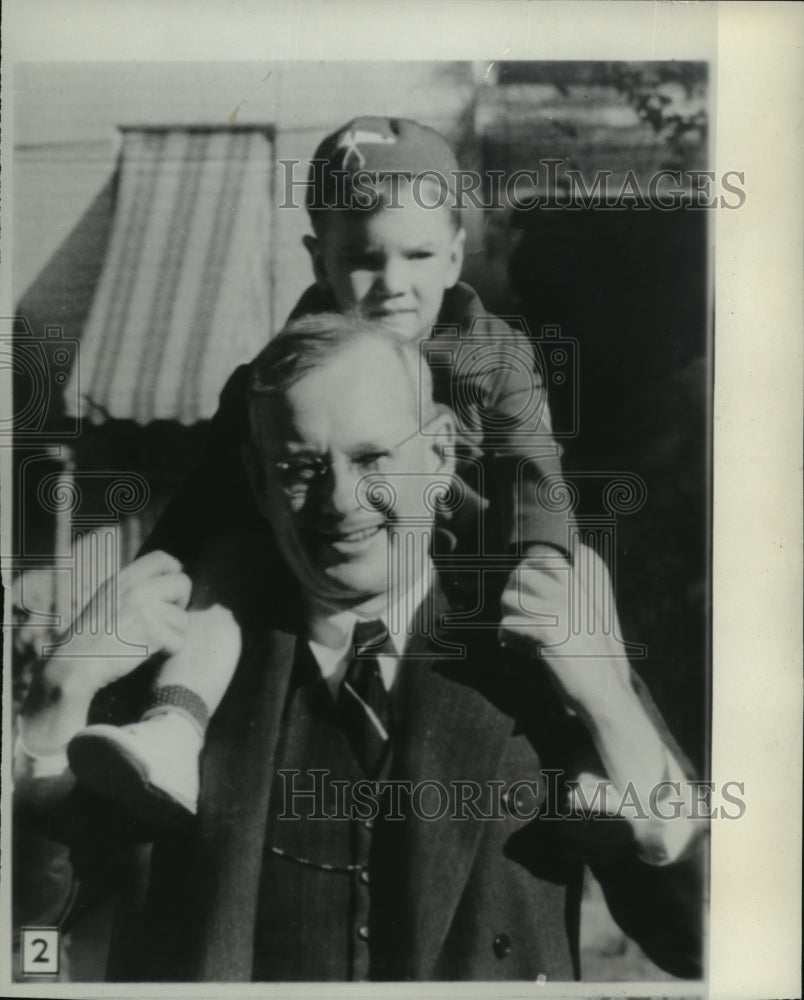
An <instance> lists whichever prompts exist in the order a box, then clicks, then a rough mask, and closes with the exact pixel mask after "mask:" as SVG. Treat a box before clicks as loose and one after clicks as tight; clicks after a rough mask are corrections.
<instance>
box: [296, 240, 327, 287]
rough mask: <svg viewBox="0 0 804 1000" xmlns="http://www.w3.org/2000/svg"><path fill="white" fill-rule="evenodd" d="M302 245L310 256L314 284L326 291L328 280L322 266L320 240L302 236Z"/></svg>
mask: <svg viewBox="0 0 804 1000" xmlns="http://www.w3.org/2000/svg"><path fill="white" fill-rule="evenodd" d="M302 243H303V244H304V247H305V249H306V250H307V253H309V254H310V260H311V261H312V265H313V274H314V275H315V283H316V284H317V285H318V287H319V288H320V289H322V290H323V291H326V290H327V289H328V288H329V279H328V278H327V270H326V268H325V266H324V253H323V251H322V249H321V240H319V239H318V238H317V237H315V236H309V235H308V236H302Z"/></svg>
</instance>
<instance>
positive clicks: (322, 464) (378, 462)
mask: <svg viewBox="0 0 804 1000" xmlns="http://www.w3.org/2000/svg"><path fill="white" fill-rule="evenodd" d="M435 419H436V418H435V417H433V418H432V419H431V420H429V421H427V423H426V424H424V425H423V426H422V427H417V428H416V430H415V431H413V433H412V434H408V435H407V437H404V438H402V440H401V441H397V443H396V444H393V445H390V446H383V447H377V448H370V449H367V450H366V451H362V452H360V453H359V454H358V455H356V456H355V457H354V458H353V459H352V460H351V466H352V468H353V469H354V470H355V471H356V472H357V474H358V475H360V476H367V475H371V474H372V473H382V472H385V471H388V470H389V469H390V468H391V467H393V465H394V459H395V457H396V453H397V452H398V451H399V449H400V448H402V447H403V446H404V445H406V444H407V443H408V442H409V441H412V440H413V438H415V437H417V436H418V435H419V434H420V433H421V432H422V431H423V430H425V428H427V427H428V426H429V425H430V424H432V423H433V421H434V420H435ZM272 464H273V467H274V469H275V470H276V473H277V477H278V479H279V482H280V484H281V486H282V489H283V490H284V491H285V493H286V494H287V496H288V497H289V499H290V500H291V501H293V502H295V503H298V502H300V501H303V500H304V498H305V497H306V496H307V493H308V491H309V490H310V489H311V488H313V487H315V486H316V485H317V484H318V483H321V482H322V481H323V480H324V479H325V477H326V476H327V475H328V474H329V472H330V469H331V468H332V459H331V458H328V457H325V456H323V455H294V456H292V457H290V458H285V459H281V460H279V461H275V462H273V463H272Z"/></svg>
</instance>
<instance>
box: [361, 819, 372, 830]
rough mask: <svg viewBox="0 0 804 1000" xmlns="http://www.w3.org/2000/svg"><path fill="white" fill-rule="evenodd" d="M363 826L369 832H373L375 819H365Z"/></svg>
mask: <svg viewBox="0 0 804 1000" xmlns="http://www.w3.org/2000/svg"><path fill="white" fill-rule="evenodd" d="M363 826H364V827H365V828H366V829H367V830H373V829H374V820H373V819H364V820H363Z"/></svg>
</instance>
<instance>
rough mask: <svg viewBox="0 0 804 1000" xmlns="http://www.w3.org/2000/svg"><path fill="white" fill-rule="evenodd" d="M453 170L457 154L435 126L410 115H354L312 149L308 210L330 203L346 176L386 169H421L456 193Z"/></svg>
mask: <svg viewBox="0 0 804 1000" xmlns="http://www.w3.org/2000/svg"><path fill="white" fill-rule="evenodd" d="M457 171H458V161H457V160H456V159H455V154H454V153H453V152H452V150H451V149H450V147H449V144H448V143H447V141H446V139H444V137H443V136H442V135H441V134H440V133H439V132H437V131H436V130H435V129H433V128H430V127H429V126H427V125H420V124H419V123H418V122H415V121H412V120H411V119H409V118H380V117H372V116H364V117H361V118H353V119H352V120H351V121H350V122H347V124H346V125H343V126H342V127H341V128H339V129H338V130H337V131H336V132H333V133H332V134H331V135H328V136H327V137H326V139H324V140H323V141H322V142H321V144H320V145H319V146H318V149H316V151H315V154H314V156H313V159H312V162H311V167H310V182H311V183H310V186H309V187H308V188H307V208H308V211H310V212H311V213H312V212H314V211H315V210H317V209H326V208H329V207H332V206H333V205H334V204H335V197H336V192H337V190H338V189H339V188H338V185H339V184H340V190H343V187H344V182H345V184H346V185H348V184H349V182H350V181H351V180H352V179H355V178H356V175H358V174H362V175H363V177H371V178H377V179H381V177H382V176H383V175H389V174H401V175H403V176H405V177H409V178H415V177H421V176H423V175H425V176H429V177H432V178H433V180H434V181H437V182H439V183H441V185H442V187H443V188H444V190H445V191H449V192H453V193H454V191H455V174H456V173H457ZM442 179H443V180H442ZM369 183H371V180H369Z"/></svg>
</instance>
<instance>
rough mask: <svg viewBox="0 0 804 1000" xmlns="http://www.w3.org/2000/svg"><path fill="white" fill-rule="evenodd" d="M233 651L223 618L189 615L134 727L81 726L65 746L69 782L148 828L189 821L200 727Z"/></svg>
mask: <svg viewBox="0 0 804 1000" xmlns="http://www.w3.org/2000/svg"><path fill="white" fill-rule="evenodd" d="M240 648H241V637H240V630H239V627H238V626H237V624H236V622H235V620H234V617H233V616H232V614H231V612H230V611H228V610H227V609H225V608H223V607H222V606H221V605H213V606H211V607H209V608H205V609H203V610H194V611H191V612H190V614H189V621H188V627H187V633H186V636H185V641H184V644H183V646H182V648H181V650H180V651H179V652H178V653H176V654H175V655H173V656H171V657H170V658H169V659H168V660H166V661H165V663H164V664H163V665H162V667H161V669H160V671H159V674H158V675H157V678H156V680H155V682H154V686H153V690H152V704H151V706H150V707H149V708H148V709H147V710H146V712H145V713H144V715H143V717H142V720H141V721H140V722H136V723H133V724H132V725H128V726H120V727H118V726H108V725H94V726H88V727H87V728H86V729H84V730H82V731H81V732H80V733H78V734H77V735H76V736H75V737H74V738H73V740H72V741H71V742H70V744H69V746H68V751H67V752H68V758H69V761H70V766H71V768H72V770H73V772H74V773H75V775H76V777H77V778H78V779H79V780H80V781H81V782H82V783H83V784H85V785H88V786H89V787H91V788H93V789H94V790H95V791H98V792H100V793H102V794H104V795H106V796H108V797H110V798H112V799H115V800H116V801H119V802H122V803H123V804H124V805H126V806H127V807H128V808H129V809H130V810H131V811H132V812H134V813H136V814H138V815H139V816H141V817H142V818H144V819H146V820H149V821H157V822H164V821H166V820H170V819H171V818H172V817H174V816H176V815H180V814H182V813H188V812H189V813H195V811H196V804H197V799H198V791H199V785H198V782H199V774H198V758H199V754H200V752H201V749H202V747H203V744H204V735H205V732H206V726H207V723H208V721H209V718H210V716H211V715H212V714H213V713H214V712H215V710H216V709H217V707H218V705H219V704H220V701H221V699H222V698H223V695H224V693H225V691H226V688H227V687H228V686H229V682H230V681H231V679H232V675H233V673H234V670H235V667H236V665H237V661H238V659H239V656H240Z"/></svg>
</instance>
